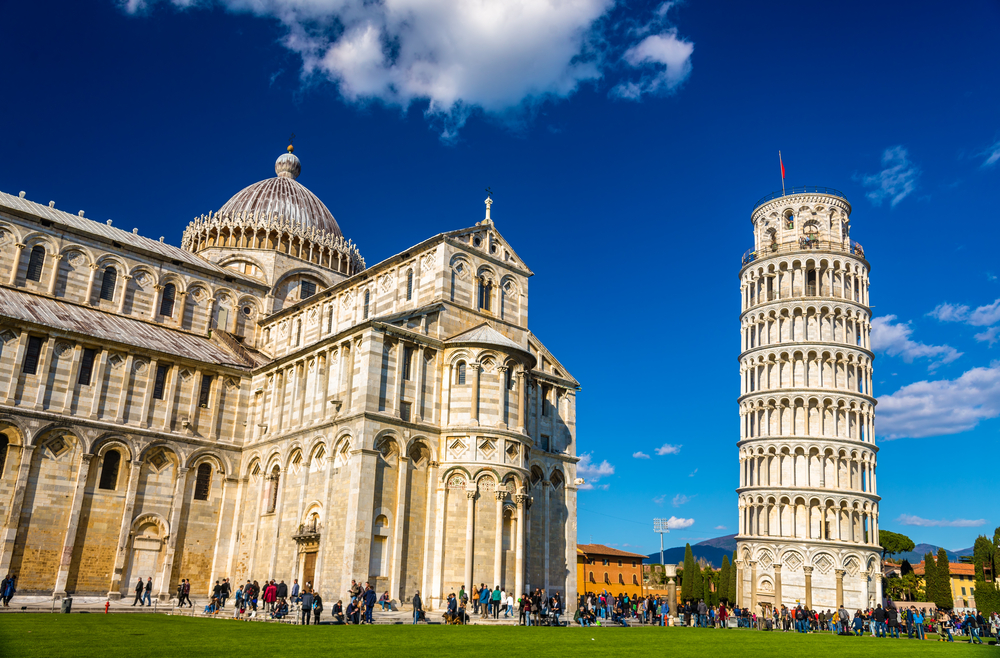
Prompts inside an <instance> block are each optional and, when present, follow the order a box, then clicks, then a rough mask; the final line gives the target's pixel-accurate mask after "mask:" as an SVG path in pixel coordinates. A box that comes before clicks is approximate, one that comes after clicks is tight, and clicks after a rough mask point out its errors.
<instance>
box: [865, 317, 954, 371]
mask: <svg viewBox="0 0 1000 658" xmlns="http://www.w3.org/2000/svg"><path fill="white" fill-rule="evenodd" d="M932 313H933V311H932ZM895 319H896V316H895V315H884V316H882V317H878V318H874V319H873V320H872V333H871V341H872V349H873V350H874V351H876V352H885V353H886V354H888V355H889V356H898V357H902V359H903V360H904V361H906V362H907V363H912V362H913V359H918V358H929V359H932V360H933V361H934V365H937V364H941V363H951V362H952V361H954V360H955V359H957V358H958V357H960V356H962V352H959V351H958V350H956V349H955V348H954V347H951V346H950V345H926V344H924V343H918V342H915V341H913V340H910V334H912V333H913V329H911V328H910V325H909V323H903V322H898V323H894V322H893V321H894V320H895Z"/></svg>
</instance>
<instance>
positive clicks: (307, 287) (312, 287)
mask: <svg viewBox="0 0 1000 658" xmlns="http://www.w3.org/2000/svg"><path fill="white" fill-rule="evenodd" d="M315 294H316V284H315V283H313V282H312V281H306V280H305V279H303V280H302V283H300V284H299V299H308V298H310V297H312V296H313V295H315Z"/></svg>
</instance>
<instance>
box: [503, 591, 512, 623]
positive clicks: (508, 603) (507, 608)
mask: <svg viewBox="0 0 1000 658" xmlns="http://www.w3.org/2000/svg"><path fill="white" fill-rule="evenodd" d="M513 616H514V593H513V592H507V599H506V600H505V601H504V611H503V617H504V619H506V618H507V617H513Z"/></svg>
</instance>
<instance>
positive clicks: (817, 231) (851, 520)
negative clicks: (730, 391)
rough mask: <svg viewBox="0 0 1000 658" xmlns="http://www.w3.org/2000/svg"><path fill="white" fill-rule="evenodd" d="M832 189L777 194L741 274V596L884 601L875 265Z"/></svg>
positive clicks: (764, 203)
mask: <svg viewBox="0 0 1000 658" xmlns="http://www.w3.org/2000/svg"><path fill="white" fill-rule="evenodd" d="M850 214H851V204H850V203H848V201H847V199H846V198H845V196H844V195H843V194H842V193H841V192H838V191H836V190H831V189H828V188H813V187H810V188H795V189H791V190H789V191H787V192H780V193H775V194H773V195H769V196H767V197H765V198H763V199H761V200H760V201H758V202H757V204H756V205H755V206H754V209H753V212H752V213H751V222H752V224H753V233H754V246H753V247H752V248H751V249H749V250H748V251H747V252H746V253H745V254H744V255H743V265H742V269H741V270H740V292H741V295H742V312H741V314H740V330H741V341H742V353H741V354H740V398H739V407H740V441H739V444H738V445H739V453H740V486H739V488H738V489H737V493H738V495H739V510H740V518H739V533H738V534H737V537H736V539H737V549H736V559H735V564H736V569H737V583H738V587H737V604H738V605H740V606H741V607H742V606H749V607H750V608H751V609H753V610H755V611H757V612H760V611H761V609H762V608H770V607H771V606H776V605H777V606H780V605H785V606H788V607H795V606H796V605H799V604H801V605H802V606H804V607H806V608H808V609H815V610H827V609H830V610H834V609H836V608H837V607H838V606H839V605H840V604H842V603H843V604H844V605H846V606H847V608H848V609H849V610H850V611H851V612H852V613H853V611H854V610H856V609H858V608H865V607H868V606H870V605H874V604H875V603H876V602H881V600H882V573H881V571H882V567H881V559H880V556H881V551H880V549H879V547H878V502H879V497H878V495H877V488H876V483H877V478H876V472H875V462H876V459H875V457H876V453H877V452H878V449H877V448H876V447H875V440H874V438H875V437H874V433H873V426H874V425H873V421H874V413H875V398H874V397H873V394H872V352H871V345H870V343H869V335H870V329H871V310H870V307H869V301H868V271H869V264H868V261H867V259H866V258H865V253H864V250H863V249H862V248H861V245H859V244H858V243H856V242H854V241H853V240H851V239H850Z"/></svg>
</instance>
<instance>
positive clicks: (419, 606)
mask: <svg viewBox="0 0 1000 658" xmlns="http://www.w3.org/2000/svg"><path fill="white" fill-rule="evenodd" d="M423 612H424V607H423V602H422V601H421V600H420V590H417V593H416V594H414V595H413V625H414V626H416V625H417V622H418V621H420V615H422V614H423Z"/></svg>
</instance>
